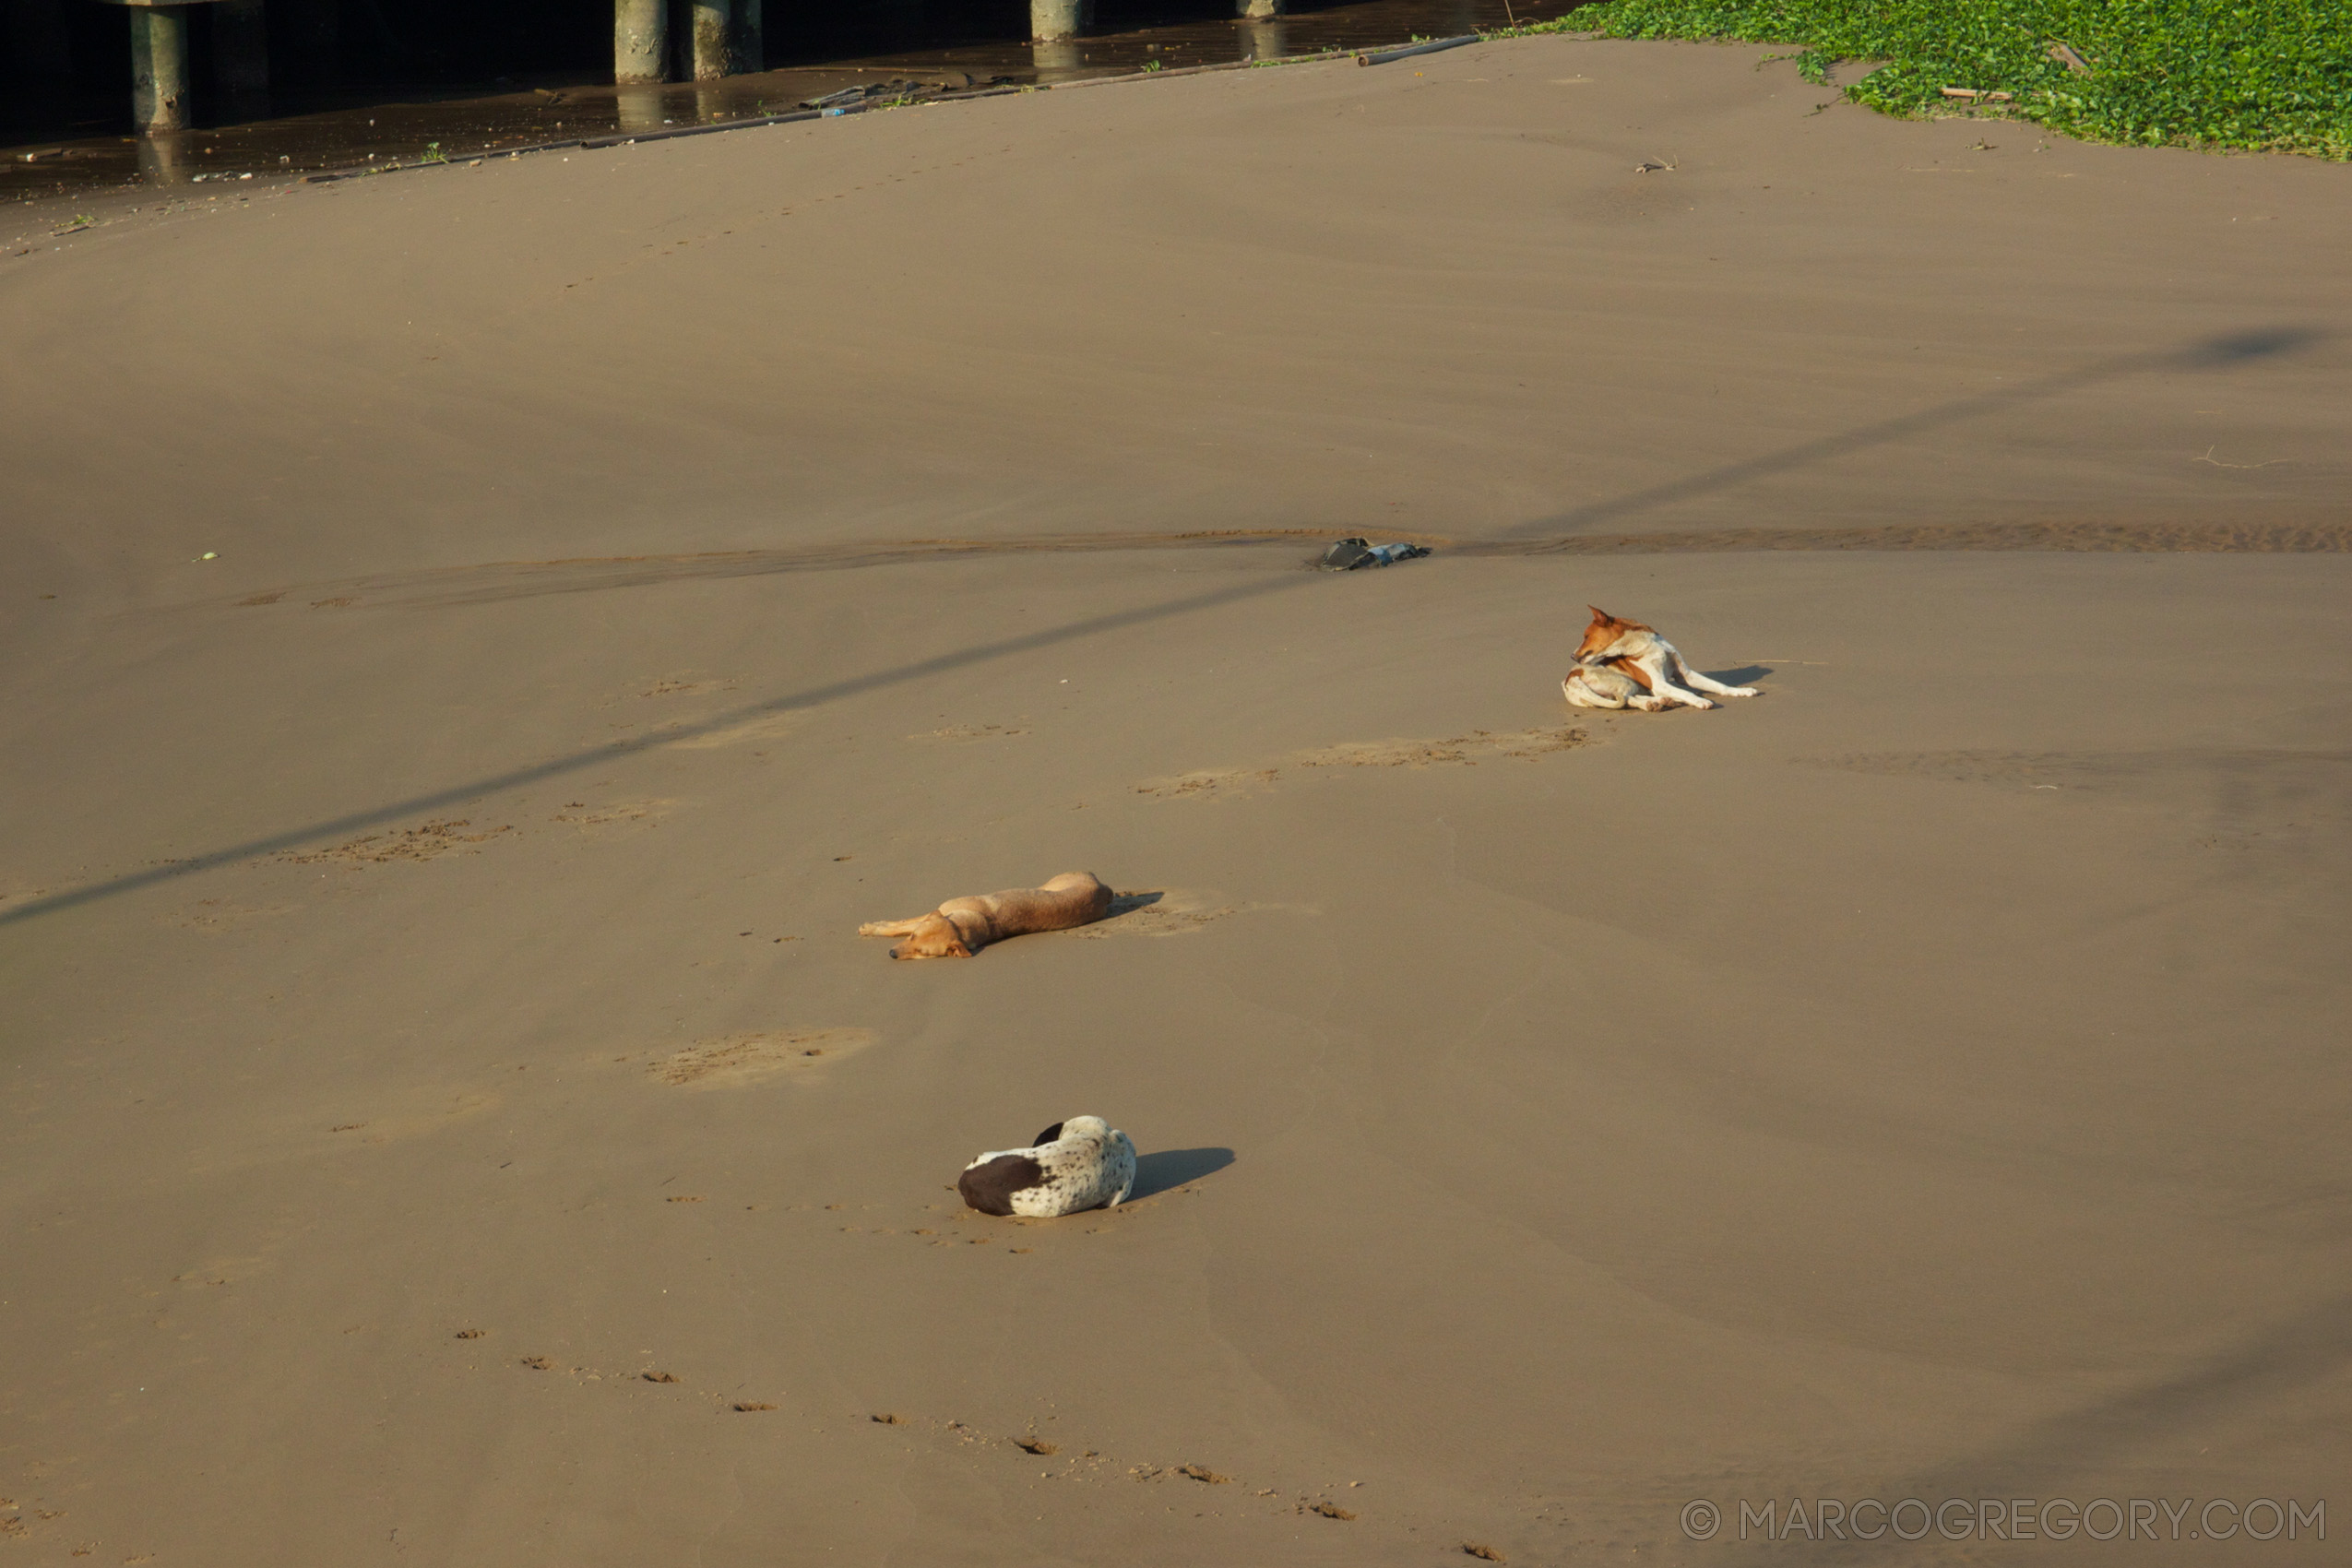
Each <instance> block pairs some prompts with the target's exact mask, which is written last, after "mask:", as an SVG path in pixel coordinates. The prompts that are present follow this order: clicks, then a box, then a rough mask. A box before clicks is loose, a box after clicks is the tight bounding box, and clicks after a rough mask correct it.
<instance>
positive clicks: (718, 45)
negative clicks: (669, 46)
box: [686, 0, 733, 82]
mask: <svg viewBox="0 0 2352 1568" xmlns="http://www.w3.org/2000/svg"><path fill="white" fill-rule="evenodd" d="M731 8H732V7H731V6H729V5H728V3H727V0H693V4H691V5H690V6H687V7H686V17H687V26H688V28H689V30H690V31H689V34H688V36H689V37H690V38H691V39H692V40H693V42H694V51H695V80H696V81H698V82H715V81H717V80H719V77H724V76H726V75H728V74H729V73H728V65H729V63H730V62H729V60H728V56H729V55H730V54H731V53H733V52H732V51H731V50H730V49H729V48H728V47H727V33H728V22H729V20H730V18H729V17H728V14H727V13H728V12H729V11H730V10H731Z"/></svg>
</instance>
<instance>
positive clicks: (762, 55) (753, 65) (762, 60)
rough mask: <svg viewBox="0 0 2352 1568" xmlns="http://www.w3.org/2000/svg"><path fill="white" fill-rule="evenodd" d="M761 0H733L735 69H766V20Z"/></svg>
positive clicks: (764, 8)
mask: <svg viewBox="0 0 2352 1568" xmlns="http://www.w3.org/2000/svg"><path fill="white" fill-rule="evenodd" d="M735 54H736V61H735V68H736V69H737V70H739V71H765V70H766V69H767V18H766V5H765V4H764V3H763V0H735Z"/></svg>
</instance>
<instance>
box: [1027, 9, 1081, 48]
mask: <svg viewBox="0 0 2352 1568" xmlns="http://www.w3.org/2000/svg"><path fill="white" fill-rule="evenodd" d="M1082 9H1084V0H1029V37H1030V38H1032V39H1034V40H1035V41H1036V42H1039V43H1052V42H1058V41H1059V40H1062V39H1065V38H1075V37H1077V36H1078V30H1079V28H1080V26H1081V18H1080V16H1079V13H1080V11H1081V10H1082Z"/></svg>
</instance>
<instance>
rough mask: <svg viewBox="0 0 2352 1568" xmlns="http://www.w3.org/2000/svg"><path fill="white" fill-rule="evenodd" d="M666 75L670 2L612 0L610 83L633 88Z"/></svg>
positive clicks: (668, 64) (656, 80) (667, 72)
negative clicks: (618, 83) (611, 80)
mask: <svg viewBox="0 0 2352 1568" xmlns="http://www.w3.org/2000/svg"><path fill="white" fill-rule="evenodd" d="M669 74H670V4H669V0H612V79H613V80H614V81H616V82H620V83H622V84H624V85H625V86H635V85H637V84H639V83H643V82H658V81H660V80H662V79H663V78H665V77H668V76H669Z"/></svg>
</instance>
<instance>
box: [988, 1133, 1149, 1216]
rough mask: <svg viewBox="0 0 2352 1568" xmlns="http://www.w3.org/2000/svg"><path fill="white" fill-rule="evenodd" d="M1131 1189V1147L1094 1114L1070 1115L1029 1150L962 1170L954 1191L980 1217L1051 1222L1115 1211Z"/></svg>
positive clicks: (997, 1155) (1003, 1153) (999, 1153)
mask: <svg viewBox="0 0 2352 1568" xmlns="http://www.w3.org/2000/svg"><path fill="white" fill-rule="evenodd" d="M1134 1185H1135V1146H1134V1144H1133V1143H1132V1142H1130V1141H1129V1140H1128V1137H1127V1134H1124V1133H1123V1132H1121V1131H1119V1130H1118V1129H1117V1128H1116V1127H1113V1126H1111V1124H1110V1123H1107V1122H1105V1121H1104V1120H1103V1119H1102V1118H1101V1117H1099V1116H1073V1117H1071V1118H1070V1120H1068V1121H1067V1122H1056V1123H1054V1124H1053V1125H1052V1126H1051V1127H1048V1128H1047V1129H1046V1130H1045V1131H1044V1132H1042V1133H1039V1134H1038V1135H1037V1143H1036V1144H1035V1146H1032V1147H1029V1148H1016V1149H998V1150H996V1151H994V1152H993V1153H990V1154H984V1155H982V1156H980V1158H978V1159H975V1160H974V1161H972V1162H971V1164H969V1165H968V1166H966V1167H965V1168H964V1174H963V1178H962V1179H961V1180H960V1181H958V1182H956V1191H957V1192H959V1193H961V1194H964V1202H965V1203H967V1204H968V1205H969V1206H972V1207H973V1208H976V1209H978V1210H980V1212H981V1213H982V1214H1018V1215H1023V1216H1026V1217H1028V1218H1031V1219H1053V1218H1059V1217H1061V1216H1063V1215H1065V1214H1078V1213H1081V1212H1083V1211H1085V1210H1087V1209H1090V1208H1116V1207H1118V1206H1119V1205H1120V1203H1121V1202H1122V1201H1123V1199H1124V1198H1125V1197H1126V1196H1127V1194H1128V1193H1130V1192H1131V1191H1133V1190H1134Z"/></svg>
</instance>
